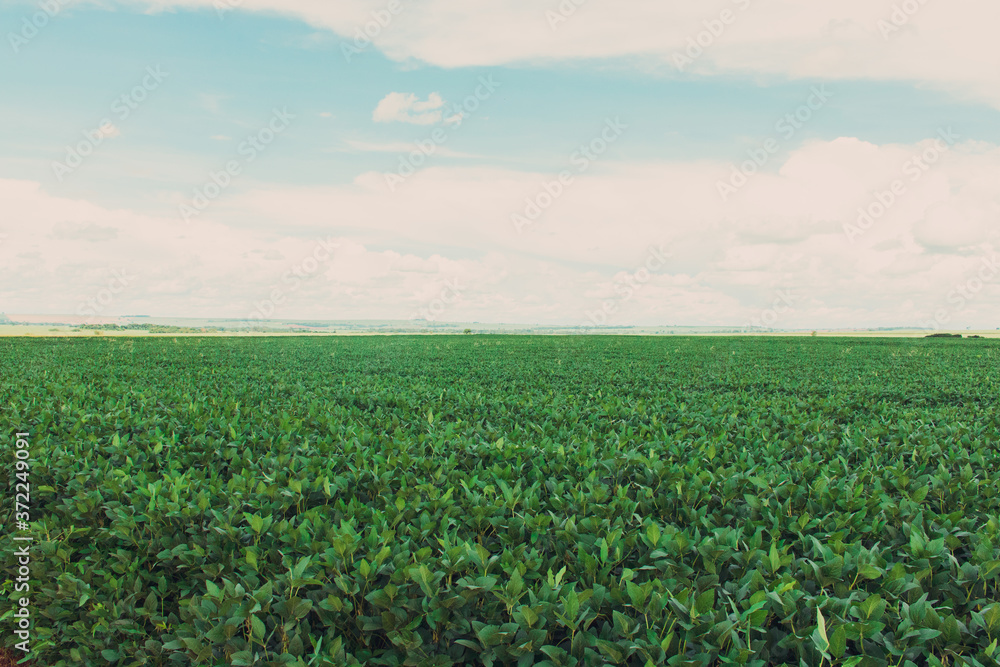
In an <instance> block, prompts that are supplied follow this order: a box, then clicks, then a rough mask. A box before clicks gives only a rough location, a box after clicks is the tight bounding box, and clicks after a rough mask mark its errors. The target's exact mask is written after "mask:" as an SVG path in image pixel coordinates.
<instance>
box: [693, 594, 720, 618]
mask: <svg viewBox="0 0 1000 667" xmlns="http://www.w3.org/2000/svg"><path fill="white" fill-rule="evenodd" d="M714 606H715V589H714V588H710V589H708V590H707V591H705V592H703V593H702V594H701V595H699V596H698V597H697V598H695V601H694V608H695V610H696V611H697V612H698V614H699V615H701V614H707V613H708V612H709V611H710V610H711V609H712V607H714Z"/></svg>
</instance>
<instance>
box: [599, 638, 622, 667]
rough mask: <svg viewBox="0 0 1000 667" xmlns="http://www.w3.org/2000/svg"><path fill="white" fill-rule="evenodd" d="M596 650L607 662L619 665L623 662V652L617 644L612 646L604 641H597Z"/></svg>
mask: <svg viewBox="0 0 1000 667" xmlns="http://www.w3.org/2000/svg"><path fill="white" fill-rule="evenodd" d="M597 648H598V650H600V652H601V655H603V656H604V657H605V658H606V659H607V660H608V662H611V663H613V664H615V665H620V664H621V663H622V662H624V661H625V651H624V650H623V649H622V647H621V646H619V645H618V644H614V643H612V642H609V641H607V640H605V639H598V640H597Z"/></svg>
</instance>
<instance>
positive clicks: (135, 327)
mask: <svg viewBox="0 0 1000 667" xmlns="http://www.w3.org/2000/svg"><path fill="white" fill-rule="evenodd" d="M77 328H78V329H88V330H94V331H148V332H149V333H215V332H220V331H225V329H223V328H222V327H175V326H173V325H170V324H81V325H80V326H79V327H77Z"/></svg>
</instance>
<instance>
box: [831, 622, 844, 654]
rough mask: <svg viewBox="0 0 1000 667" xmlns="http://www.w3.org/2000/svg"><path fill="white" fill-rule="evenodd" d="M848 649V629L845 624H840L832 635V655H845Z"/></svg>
mask: <svg viewBox="0 0 1000 667" xmlns="http://www.w3.org/2000/svg"><path fill="white" fill-rule="evenodd" d="M845 651H847V629H846V628H845V627H844V626H843V624H841V625H838V626H837V627H836V628H834V630H833V634H831V635H830V655H832V656H833V657H834V658H842V657H844V652H845Z"/></svg>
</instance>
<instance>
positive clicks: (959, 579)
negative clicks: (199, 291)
mask: <svg viewBox="0 0 1000 667" xmlns="http://www.w3.org/2000/svg"><path fill="white" fill-rule="evenodd" d="M998 362H1000V345H998V344H997V343H996V342H995V341H991V340H969V339H960V340H928V339H913V340H894V339H863V340H854V339H827V338H720V337H713V338H688V337H670V338H642V337H631V338H618V337H515V336H441V337H372V338H367V337H344V338H301V339H294V338H210V337H205V338H198V337H179V338H160V339H151V338H136V339H133V338H107V339H100V338H96V339H82V338H81V339H70V338H65V339H57V338H51V339H0V368H2V369H3V376H2V380H0V405H2V406H3V413H2V414H3V419H4V422H5V424H4V429H5V442H6V446H5V447H4V452H5V462H4V466H5V467H4V474H3V477H2V478H3V479H4V481H5V487H6V488H5V489H4V493H3V503H4V505H3V510H4V512H3V516H4V526H5V528H6V529H7V530H5V531H4V534H3V537H2V538H0V539H2V541H3V551H4V567H5V570H4V573H3V575H2V577H0V578H2V579H4V580H5V583H4V595H3V596H2V599H0V616H2V620H3V623H2V625H3V635H2V645H4V646H7V647H13V645H14V643H15V642H16V641H17V637H16V636H15V635H14V634H13V632H12V630H11V629H10V628H11V627H13V625H14V623H13V621H14V617H13V614H14V612H15V610H17V609H19V608H20V607H19V606H18V605H19V603H18V602H17V600H18V599H19V598H20V597H22V595H23V593H17V592H14V579H15V573H16V572H17V571H18V569H17V568H18V561H17V559H16V558H15V557H14V556H13V554H14V552H15V550H16V549H18V548H20V547H21V544H22V543H21V542H15V541H13V539H14V538H13V535H15V534H19V533H18V531H15V530H14V529H13V526H14V522H15V514H16V512H15V509H16V508H15V500H14V497H15V486H16V485H17V484H18V483H19V481H23V480H25V479H27V480H29V483H30V502H29V503H27V504H28V505H29V506H30V528H28V529H26V531H27V533H30V535H31V536H33V542H31V547H30V553H31V564H30V582H29V583H30V604H29V605H28V607H26V608H28V609H29V610H30V614H31V623H32V633H33V635H32V638H33V648H34V649H35V652H34V653H33V654H32V655H33V656H34V659H35V664H37V665H46V666H62V665H67V666H68V665H122V666H125V665H128V666H132V665H135V666H146V665H149V666H155V665H188V664H193V665H310V666H325V665H463V664H468V665H480V664H482V665H519V666H525V665H605V664H610V665H639V666H642V665H723V664H746V665H795V666H798V665H805V666H808V667H813V666H818V665H863V666H868V665H873V666H874V665H878V666H882V665H899V666H916V665H921V666H922V665H983V666H989V665H996V664H997V658H998V656H1000V649H997V638H998V637H1000V602H998V599H1000V523H998V514H1000V411H998V402H1000V401H998V396H1000V365H998ZM16 432H25V433H28V436H27V437H25V438H23V439H22V442H23V443H24V444H23V445H20V444H19V447H20V448H21V449H26V450H28V451H29V452H30V459H28V460H27V465H25V466H20V467H18V466H17V465H16V463H17V461H19V460H21V459H17V458H16V456H15V454H16V452H17V451H20V450H19V449H18V447H15V433H16ZM19 472H20V473H26V474H25V475H24V477H22V478H18V476H17V475H18V474H19ZM20 532H25V531H20Z"/></svg>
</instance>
